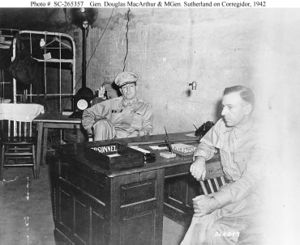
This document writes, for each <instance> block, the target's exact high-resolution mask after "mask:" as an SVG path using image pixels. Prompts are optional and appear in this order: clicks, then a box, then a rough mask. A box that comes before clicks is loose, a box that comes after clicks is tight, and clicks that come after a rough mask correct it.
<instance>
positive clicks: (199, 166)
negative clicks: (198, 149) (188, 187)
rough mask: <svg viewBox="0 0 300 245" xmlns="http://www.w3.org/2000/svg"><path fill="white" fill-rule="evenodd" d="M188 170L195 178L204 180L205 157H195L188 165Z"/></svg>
mask: <svg viewBox="0 0 300 245" xmlns="http://www.w3.org/2000/svg"><path fill="white" fill-rule="evenodd" d="M190 172H191V174H192V175H193V176H194V178H195V179H196V180H204V178H205V175H206V168H205V159H204V158H203V157H197V158H196V160H195V161H194V162H193V163H192V165H191V167H190Z"/></svg>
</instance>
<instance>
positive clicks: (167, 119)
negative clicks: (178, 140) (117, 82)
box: [75, 8, 300, 133]
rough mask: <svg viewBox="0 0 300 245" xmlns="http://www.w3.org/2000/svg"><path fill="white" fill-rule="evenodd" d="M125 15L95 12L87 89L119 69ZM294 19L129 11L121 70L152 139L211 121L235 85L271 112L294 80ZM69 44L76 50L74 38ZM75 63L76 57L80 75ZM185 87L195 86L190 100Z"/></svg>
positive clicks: (259, 13)
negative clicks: (150, 120)
mask: <svg viewBox="0 0 300 245" xmlns="http://www.w3.org/2000/svg"><path fill="white" fill-rule="evenodd" d="M127 11H128V9H99V13H98V19H97V21H96V23H95V25H94V26H95V27H94V28H92V29H90V31H89V35H88V41H87V43H88V47H87V61H90V63H89V66H88V69H87V85H88V86H89V87H90V88H92V89H96V88H97V87H98V86H100V85H101V84H102V83H103V82H113V79H114V77H115V75H116V74H117V73H118V72H120V71H122V69H123V67H124V59H125V55H126V24H127V16H126V14H127ZM291 17H292V18H291ZM299 18H300V13H299V11H298V12H297V11H296V10H292V9H287V10H282V9H278V10H277V9H264V10H260V9H241V10H238V11H237V10H236V9H210V10H208V9H174V8H173V9H150V8H149V9H131V10H130V15H129V22H128V33H127V36H128V55H127V59H126V68H125V70H128V71H134V72H136V73H137V74H139V76H140V81H139V87H138V89H139V90H138V93H139V97H141V98H142V99H144V100H145V101H148V102H150V103H151V104H152V105H153V111H154V115H155V119H154V124H155V133H161V132H163V126H166V127H167V129H168V130H169V131H170V132H175V131H186V130H193V129H194V128H193V124H195V125H197V126H199V125H201V124H202V123H203V122H205V121H207V120H216V118H217V117H218V114H217V102H218V100H219V99H220V97H221V95H222V91H223V89H224V88H225V87H226V86H231V85H235V84H245V85H247V86H250V87H252V88H253V89H255V90H256V92H257V94H259V96H258V98H259V100H261V101H263V102H264V104H263V108H264V109H267V110H269V107H270V108H271V107H272V106H273V107H274V106H275V107H277V106H278V105H277V104H278V103H277V102H278V101H276V100H274V98H277V94H278V93H280V92H281V91H282V90H277V89H276V88H277V87H278V86H282V85H283V84H286V82H293V81H295V78H296V76H294V75H295V72H296V70H295V69H294V68H295V67H296V66H295V65H296V64H297V63H299V61H298V59H297V58H298V51H299V47H298V42H296V41H295V40H296V39H299V35H300V30H299V28H298V26H297V25H296V24H295V23H297V21H298V19H299ZM290 36H292V38H290ZM75 39H76V42H77V45H78V49H79V50H80V45H81V44H80V42H81V32H80V30H78V33H77V34H76V35H75ZM92 54H93V56H92V58H91V59H90V57H91V55H92ZM80 61H81V53H80V52H78V69H77V71H78V72H79V74H80V71H81V67H80ZM282 63H284V64H283V65H284V67H282ZM79 74H78V76H77V77H78V78H79V77H80V75H79ZM192 81H197V84H198V86H197V90H195V91H192V92H191V91H188V89H190V87H189V86H188V83H190V82H192ZM295 85H296V86H298V85H297V83H296V84H295ZM78 87H80V81H79V84H78ZM270 89H271V92H268V93H267V94H266V93H265V91H266V90H270ZM285 89H286V87H285ZM294 91H295V90H291V91H290V92H291V93H294ZM189 92H191V93H189ZM262 93H263V94H262ZM272 98H273V99H272ZM272 100H273V101H272ZM270 101H271V102H270ZM270 103H271V104H272V103H273V104H272V105H270ZM276 103H277V104H276ZM275 104H276V105H275ZM279 105H280V106H283V105H282V104H281V103H279Z"/></svg>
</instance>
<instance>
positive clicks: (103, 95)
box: [98, 86, 105, 99]
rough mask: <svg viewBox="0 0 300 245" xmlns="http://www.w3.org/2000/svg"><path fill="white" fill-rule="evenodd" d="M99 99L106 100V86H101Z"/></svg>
mask: <svg viewBox="0 0 300 245" xmlns="http://www.w3.org/2000/svg"><path fill="white" fill-rule="evenodd" d="M98 97H99V98H102V99H105V87H104V86H101V87H100V88H99V89H98Z"/></svg>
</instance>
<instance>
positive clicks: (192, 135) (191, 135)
mask: <svg viewBox="0 0 300 245" xmlns="http://www.w3.org/2000/svg"><path fill="white" fill-rule="evenodd" d="M185 136H188V137H193V138H196V137H197V136H196V135H195V133H189V134H186V135H185Z"/></svg>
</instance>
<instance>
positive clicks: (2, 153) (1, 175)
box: [0, 145, 5, 181]
mask: <svg viewBox="0 0 300 245" xmlns="http://www.w3.org/2000/svg"><path fill="white" fill-rule="evenodd" d="M4 153H5V146H4V145H2V147H1V162H0V181H2V180H3V170H4V167H3V166H4Z"/></svg>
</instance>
